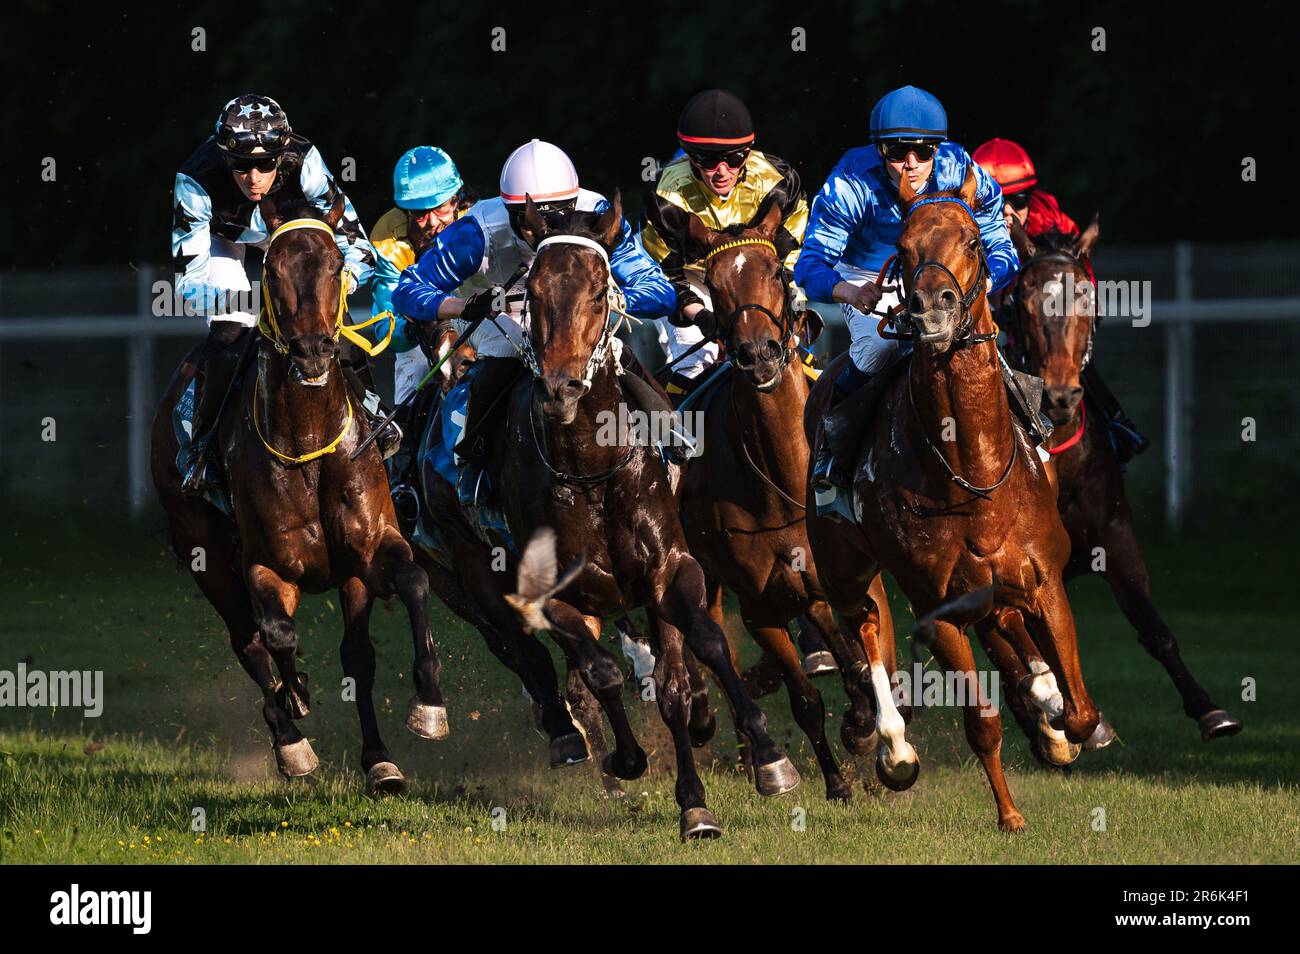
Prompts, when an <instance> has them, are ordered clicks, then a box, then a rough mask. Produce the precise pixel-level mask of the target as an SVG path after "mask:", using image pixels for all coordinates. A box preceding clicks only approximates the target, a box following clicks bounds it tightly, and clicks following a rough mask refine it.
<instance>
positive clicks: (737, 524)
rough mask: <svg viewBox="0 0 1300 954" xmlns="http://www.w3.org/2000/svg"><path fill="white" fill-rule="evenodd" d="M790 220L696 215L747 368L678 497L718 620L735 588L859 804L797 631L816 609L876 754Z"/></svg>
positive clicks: (849, 723)
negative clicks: (817, 475)
mask: <svg viewBox="0 0 1300 954" xmlns="http://www.w3.org/2000/svg"><path fill="white" fill-rule="evenodd" d="M780 221H781V210H780V208H779V207H778V206H776V205H773V206H772V207H771V208H770V209H769V210H768V212H767V213H766V214H765V215H764V216H762V218H760V219H758V220H757V221H756V223H755V224H753V225H752V226H751V227H749V228H746V229H743V230H729V231H723V232H717V231H713V230H711V229H709V228H708V227H707V226H705V225H704V224H703V223H701V222H700V221H699V219H698V218H696V217H695V216H691V220H690V235H689V239H690V241H691V242H692V243H693V244H694V245H695V246H696V247H697V248H698V249H699V250H700V254H701V256H702V257H703V258H704V260H705V281H706V284H707V285H708V288H709V293H710V297H711V299H712V302H713V307H714V309H715V310H716V313H717V314H718V315H719V321H720V325H721V327H720V329H719V330H720V333H721V335H722V336H723V337H724V338H725V346H726V352H727V355H728V356H729V359H730V361H731V363H732V366H733V368H734V369H735V370H734V372H733V373H731V374H730V375H728V377H727V379H726V380H724V381H723V382H722V383H720V384H719V385H717V391H716V392H715V393H714V394H713V395H712V397H711V398H710V399H709V401H708V402H707V404H706V406H705V408H704V412H703V413H704V427H703V431H702V434H701V435H700V436H701V440H700V445H699V447H700V453H699V455H698V456H696V457H694V458H693V459H691V460H690V461H689V462H688V464H687V467H686V470H685V473H684V474H683V476H682V481H681V484H680V486H679V487H678V496H679V499H680V500H681V515H682V527H683V529H684V530H685V531H686V540H687V543H688V544H689V545H690V550H691V554H692V555H693V556H694V557H695V558H696V559H697V560H699V562H700V566H701V567H703V569H704V573H705V577H706V580H707V587H708V599H709V606H710V610H711V612H712V614H713V618H714V621H715V622H716V623H718V625H719V626H721V625H722V587H723V586H726V587H727V588H728V589H730V590H731V591H732V592H733V593H735V594H736V596H737V598H738V600H739V602H740V610H741V617H742V619H743V620H744V623H745V627H746V628H747V629H748V630H749V632H750V634H751V635H752V636H753V637H754V640H755V641H756V642H757V643H758V644H759V646H761V647H762V649H763V651H764V655H765V658H770V659H772V660H774V661H775V663H776V668H777V669H778V670H779V672H780V678H781V679H783V680H784V682H785V686H786V691H787V693H788V694H789V697H790V708H791V710H792V712H793V713H794V717H795V720H796V721H797V722H798V723H799V727H800V728H801V729H803V731H804V733H805V734H806V735H807V736H808V738H809V740H810V741H811V742H812V745H813V750H814V752H815V753H816V755H817V762H818V764H819V765H820V767H821V770H822V775H823V778H824V779H825V782H826V797H827V798H829V799H841V800H848V799H849V798H851V797H852V793H853V790H852V787H851V786H850V785H849V784H848V783H847V782H845V781H844V778H843V776H842V775H841V774H840V768H839V765H838V763H837V762H836V760H835V755H834V753H833V752H832V751H831V747H830V745H829V743H828V742H827V740H826V725H825V723H826V712H825V707H824V705H823V702H822V696H821V693H820V692H819V691H818V690H817V688H816V686H814V685H813V683H812V680H810V679H809V678H808V676H807V675H806V674H805V673H804V670H803V667H802V665H801V664H800V662H801V661H800V657H799V652H798V650H797V649H796V648H795V645H794V643H793V642H792V641H791V639H790V636H789V633H788V631H787V629H786V625H787V623H789V621H790V620H791V619H793V618H794V617H795V616H797V615H799V614H801V613H806V614H807V616H808V618H809V619H810V620H811V621H812V622H813V624H814V625H816V626H817V628H818V629H819V630H820V631H821V632H822V634H823V636H824V637H825V638H826V640H827V644H828V645H829V646H830V647H831V650H832V652H833V653H834V654H835V657H836V661H837V662H838V663H839V669H840V672H841V674H842V676H843V679H844V687H845V689H846V691H847V692H848V694H849V698H850V700H851V703H852V708H851V709H850V711H849V713H848V717H847V718H846V719H845V721H844V722H843V723H842V724H841V735H842V738H843V741H844V743H845V745H846V746H847V747H848V748H849V749H850V750H851V751H854V752H859V753H862V752H867V751H870V749H871V747H872V746H873V744H874V740H873V737H874V735H875V722H876V716H875V709H874V701H873V698H872V694H871V687H870V684H869V678H870V677H869V671H868V667H867V664H866V656H865V653H864V651H863V649H862V647H861V646H860V645H850V644H849V642H848V641H847V640H845V639H844V637H843V636H842V635H841V633H840V631H839V629H838V627H837V626H836V625H835V618H834V616H833V614H832V613H831V609H830V606H829V605H828V604H827V603H826V601H825V597H824V595H823V593H822V588H821V582H820V580H819V578H818V576H817V568H816V566H815V564H814V561H813V559H812V554H811V548H810V546H809V543H808V531H807V528H806V526H805V523H804V498H805V496H806V487H805V481H806V479H807V471H808V443H807V441H806V440H805V438H804V435H803V431H802V429H800V428H799V427H797V426H795V425H796V422H798V421H800V420H801V419H802V416H803V408H804V402H805V401H806V399H807V397H808V383H807V376H806V375H805V374H804V365H803V362H802V361H800V360H799V358H798V347H797V346H798V342H799V338H800V336H801V335H802V334H803V332H804V327H805V322H806V321H807V320H808V316H810V315H811V316H813V317H814V318H815V317H816V312H808V311H804V312H799V313H796V312H794V310H793V306H792V304H791V302H790V298H789V295H788V293H787V286H786V284H785V282H784V280H783V272H782V267H781V261H780V259H779V258H778V256H777V252H776V246H775V245H774V244H773V241H772V239H773V236H774V235H775V234H776V230H777V228H778V227H779V226H780ZM792 427H793V429H792ZM872 587H873V596H874V597H875V598H876V599H875V605H876V607H877V608H878V611H879V613H880V614H881V617H882V619H881V621H880V625H881V626H882V628H883V632H884V633H886V634H889V635H888V637H887V638H886V639H885V641H884V643H882V645H884V644H885V643H887V645H888V651H889V656H890V658H889V660H888V664H887V665H888V668H889V669H890V671H891V672H892V667H893V659H892V655H893V638H892V633H893V622H892V619H891V618H890V616H889V606H888V603H887V602H886V601H885V599H884V590H883V587H881V586H880V583H879V581H878V580H877V581H875V582H873V584H872ZM855 642H856V634H855ZM733 661H734V655H733Z"/></svg>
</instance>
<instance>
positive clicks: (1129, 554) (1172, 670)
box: [1101, 514, 1242, 742]
mask: <svg viewBox="0 0 1300 954" xmlns="http://www.w3.org/2000/svg"><path fill="white" fill-rule="evenodd" d="M1104 539H1105V548H1106V551H1105V552H1106V569H1105V570H1103V571H1102V573H1101V576H1102V578H1103V579H1105V581H1106V582H1107V583H1108V584H1110V588H1111V592H1112V593H1114V594H1115V602H1117V603H1118V604H1119V608H1120V611H1121V612H1123V614H1124V615H1125V616H1126V617H1127V618H1128V621H1129V622H1130V623H1131V624H1132V625H1133V628H1134V629H1136V630H1137V632H1138V642H1140V643H1141V644H1142V648H1143V649H1145V650H1146V651H1147V652H1148V653H1150V654H1151V656H1152V658H1154V659H1155V660H1156V661H1157V662H1158V663H1160V665H1162V666H1164V667H1165V672H1167V673H1169V678H1170V679H1172V680H1173V683H1174V688H1176V689H1177V690H1178V694H1179V695H1180V696H1182V699H1183V712H1185V713H1186V714H1187V715H1188V716H1189V717H1191V718H1193V719H1195V720H1196V722H1197V725H1198V726H1199V727H1200V730H1201V738H1202V739H1203V740H1205V741H1206V742H1209V741H1211V740H1212V739H1217V738H1221V737H1224V736H1229V735H1236V734H1237V733H1238V732H1240V731H1241V729H1242V724H1241V723H1240V722H1238V721H1237V720H1236V719H1234V718H1233V717H1232V716H1230V715H1229V714H1228V713H1227V711H1226V710H1225V709H1223V708H1221V707H1219V706H1218V705H1216V704H1215V703H1214V701H1213V700H1211V699H1210V695H1209V693H1207V692H1206V691H1205V690H1204V689H1203V688H1201V685H1200V683H1198V682H1197V681H1196V677H1195V676H1193V675H1192V671H1191V670H1190V669H1189V668H1188V667H1187V664H1186V663H1185V662H1183V656H1182V652H1181V650H1180V649H1179V648H1178V640H1177V639H1175V638H1174V634H1173V633H1172V632H1171V631H1170V629H1169V627H1168V625H1166V623H1165V621H1164V619H1163V618H1162V617H1161V615H1160V613H1159V611H1158V610H1157V609H1156V607H1155V603H1154V602H1153V601H1152V599H1151V581H1150V578H1149V577H1148V575H1147V565H1146V561H1145V560H1143V559H1142V550H1141V549H1140V548H1139V547H1138V543H1137V537H1135V536H1134V535H1133V524H1132V522H1131V518H1129V517H1127V514H1125V515H1124V518H1122V519H1116V520H1113V521H1112V522H1111V524H1110V525H1109V526H1108V527H1107V529H1106V535H1105V538H1104Z"/></svg>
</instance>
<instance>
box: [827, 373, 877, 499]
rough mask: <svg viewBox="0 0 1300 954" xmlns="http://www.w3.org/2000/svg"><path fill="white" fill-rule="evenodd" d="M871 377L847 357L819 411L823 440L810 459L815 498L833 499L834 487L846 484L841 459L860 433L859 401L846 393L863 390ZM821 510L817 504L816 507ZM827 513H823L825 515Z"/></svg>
mask: <svg viewBox="0 0 1300 954" xmlns="http://www.w3.org/2000/svg"><path fill="white" fill-rule="evenodd" d="M870 380H871V375H870V374H867V372H865V371H863V370H861V369H860V368H858V366H857V365H856V364H854V363H853V362H852V361H850V362H849V363H848V364H847V365H845V367H844V370H843V371H841V372H840V374H839V377H837V378H836V379H835V384H834V385H833V386H832V387H831V400H830V404H829V405H828V406H827V408H826V410H825V412H824V413H823V414H822V440H821V445H820V446H819V447H818V448H817V459H816V460H815V461H814V462H813V470H812V484H813V489H814V490H815V491H817V492H818V493H817V496H818V502H819V503H821V502H822V498H826V502H827V503H829V502H830V501H833V500H834V499H835V493H834V492H835V491H837V490H842V489H844V488H846V487H848V485H849V474H848V472H847V471H846V470H845V466H844V464H841V461H844V462H845V463H846V464H847V463H849V461H848V458H849V457H851V456H852V454H853V451H854V450H855V449H856V448H855V445H856V441H857V439H858V438H859V437H861V435H862V421H861V418H860V411H861V408H859V407H858V404H859V403H860V402H858V401H849V400H847V399H848V398H849V397H851V396H853V395H856V394H865V393H866V392H865V391H864V390H863V385H865V384H866V383H867V382H868V381H870ZM819 512H820V508H819ZM825 515H826V514H823V516H825Z"/></svg>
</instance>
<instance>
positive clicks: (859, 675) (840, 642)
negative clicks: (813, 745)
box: [805, 600, 877, 755]
mask: <svg viewBox="0 0 1300 954" xmlns="http://www.w3.org/2000/svg"><path fill="white" fill-rule="evenodd" d="M805 615H806V616H807V617H808V619H809V621H810V622H811V623H812V624H813V625H814V626H816V627H817V628H818V629H819V630H821V634H822V638H823V639H825V640H826V645H827V646H829V647H830V649H831V655H832V656H834V657H835V662H836V664H837V665H838V666H839V669H840V679H841V681H842V682H843V683H844V691H845V693H847V694H848V697H849V710H848V712H847V713H845V716H844V720H843V721H842V722H841V723H840V741H841V742H843V743H844V747H845V748H846V749H848V750H849V751H850V752H852V753H853V754H854V755H868V754H870V753H871V752H874V751H875V750H876V743H877V736H876V703H875V700H874V698H873V695H872V689H871V668H870V667H869V666H868V665H867V653H866V649H865V648H864V647H863V645H862V643H861V641H860V640H857V639H845V638H844V634H843V633H842V632H840V628H839V626H837V625H836V623H835V615H834V614H833V613H832V612H831V607H830V604H829V603H827V602H825V601H824V600H817V601H816V602H814V603H812V604H811V605H810V606H809V607H808V611H807V613H806V614H805Z"/></svg>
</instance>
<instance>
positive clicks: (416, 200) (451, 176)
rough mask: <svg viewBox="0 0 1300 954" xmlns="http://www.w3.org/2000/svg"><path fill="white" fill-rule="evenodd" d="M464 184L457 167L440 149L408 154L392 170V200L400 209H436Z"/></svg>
mask: <svg viewBox="0 0 1300 954" xmlns="http://www.w3.org/2000/svg"><path fill="white" fill-rule="evenodd" d="M464 184H465V183H464V180H462V179H461V177H460V173H459V172H457V171H456V163H454V162H452V161H451V156H449V155H447V154H446V153H445V152H443V151H442V150H441V149H439V148H438V147H437V146H416V147H415V148H414V149H408V150H406V152H404V153H402V158H401V159H398V160H397V167H396V168H395V169H393V199H394V200H395V201H396V202H397V207H398V208H399V209H434V208H437V207H438V206H440V205H442V204H443V203H444V202H446V201H447V200H448V199H450V198H452V197H453V196H455V195H456V193H457V192H459V191H460V188H461V186H463V185H464Z"/></svg>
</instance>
